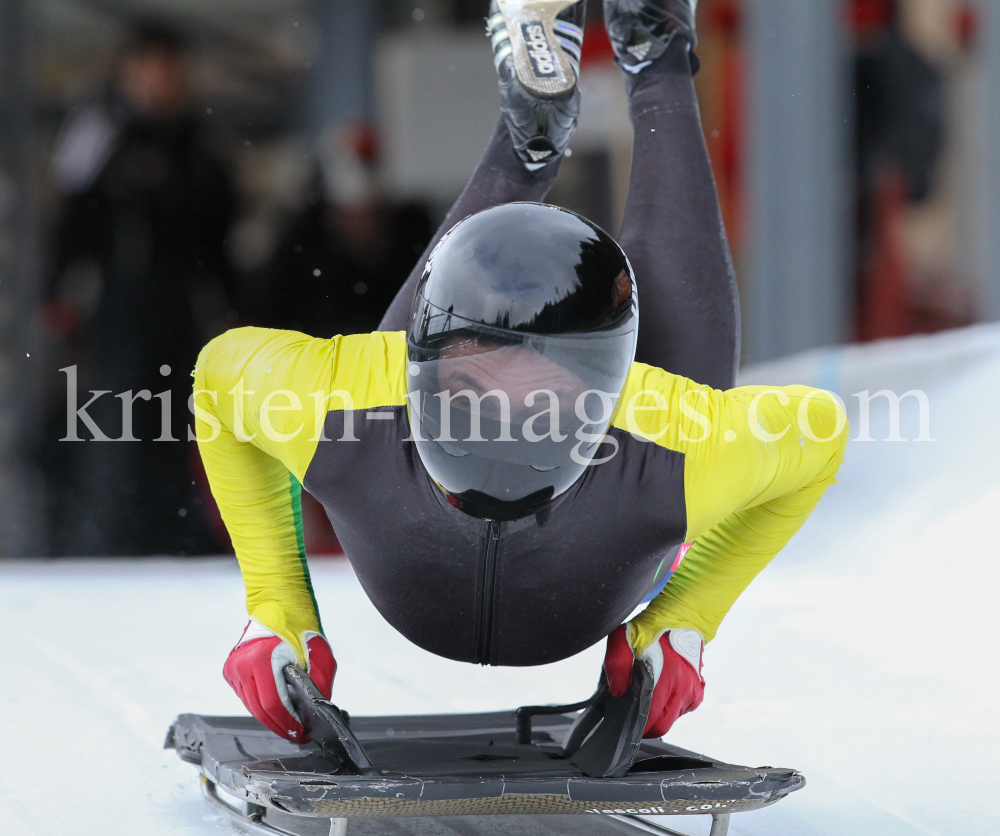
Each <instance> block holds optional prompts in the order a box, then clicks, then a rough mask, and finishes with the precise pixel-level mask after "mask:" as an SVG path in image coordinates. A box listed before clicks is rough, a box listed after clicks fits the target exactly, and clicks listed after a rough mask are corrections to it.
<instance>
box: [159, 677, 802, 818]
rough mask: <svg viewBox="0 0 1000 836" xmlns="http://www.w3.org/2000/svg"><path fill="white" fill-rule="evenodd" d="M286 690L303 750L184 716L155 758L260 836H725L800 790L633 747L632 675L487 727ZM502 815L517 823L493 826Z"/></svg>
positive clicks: (304, 680)
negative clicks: (575, 699)
mask: <svg viewBox="0 0 1000 836" xmlns="http://www.w3.org/2000/svg"><path fill="white" fill-rule="evenodd" d="M285 677H286V680H287V681H288V684H289V690H290V692H291V694H292V701H293V703H294V704H295V707H296V709H297V711H298V712H299V715H300V716H301V717H302V718H303V721H304V725H305V727H306V729H307V730H308V731H309V734H310V736H311V737H312V742H311V743H309V744H306V745H304V746H302V745H298V744H294V743H290V742H288V741H286V740H282V739H281V738H279V737H277V736H276V735H274V734H273V733H271V732H270V731H268V730H267V729H266V728H264V727H263V726H262V725H260V724H259V723H258V722H257V721H256V720H253V719H251V718H249V717H205V716H200V715H196V714H182V715H181V716H180V717H178V718H177V720H176V721H175V722H174V724H173V725H172V726H171V727H170V731H169V732H168V734H167V740H166V744H165V745H166V747H167V748H174V749H176V750H177V752H178V754H179V755H180V757H181V758H182V759H184V760H186V761H188V762H190V763H193V764H196V765H197V766H199V768H200V769H201V772H202V775H203V782H204V788H205V792H206V795H207V796H208V798H209V799H210V800H211V801H213V802H214V803H216V804H218V805H220V806H221V807H222V808H224V809H225V810H226V811H227V812H229V813H231V814H232V815H234V816H236V817H237V818H238V819H240V820H241V821H242V823H243V826H244V827H249V828H251V829H254V830H257V831H259V832H266V833H270V834H280V833H287V834H295V836H326V835H327V834H333V836H341V834H347V833H350V834H351V836H366V834H376V833H386V834H390V833H391V834H397V836H406V834H410V833H414V834H415V833H417V832H419V833H420V834H431V833H435V832H437V831H436V830H435V829H432V828H433V827H434V824H433V823H432V822H429V821H427V818H426V817H448V819H447V822H448V824H447V827H445V828H443V829H442V831H441V832H442V833H449V834H455V833H459V834H468V835H469V836H487V834H494V833H496V834H499V833H504V834H510V833H525V834H531V836H550V834H551V836H555V834H570V833H573V832H580V833H588V834H595V836H603V834H607V836H611V835H612V834H636V835H637V834H638V833H640V832H648V833H660V834H669V833H672V832H673V831H671V830H670V829H669V828H667V827H665V826H663V825H659V824H653V823H650V822H649V821H648V820H645V819H638V818H634V817H637V816H642V815H646V816H649V815H652V816H678V815H699V814H702V815H711V816H712V817H713V820H714V821H713V828H712V836H724V834H725V833H726V831H727V829H728V822H729V817H730V815H731V814H732V813H738V812H742V811H746V810H757V809H760V808H761V807H766V806H768V805H770V804H773V803H775V802H776V801H778V800H780V799H781V798H783V797H784V796H786V795H788V793H790V792H793V791H795V790H797V789H800V788H801V787H802V786H803V785H804V784H805V779H804V778H803V776H802V775H801V774H800V773H798V772H796V771H795V770H792V769H775V768H772V767H759V768H756V769H752V768H749V767H744V766H734V765H732V764H727V763H723V762H720V761H717V760H714V759H712V758H709V757H706V756H704V755H699V754H696V753H694V752H689V751H686V750H684V749H679V748H677V747H676V746H671V745H669V744H667V743H663V742H662V741H659V740H643V739H642V730H643V728H644V727H645V722H646V716H647V714H648V711H649V703H650V699H651V697H652V677H651V676H650V674H649V671H648V668H647V667H646V665H645V664H644V663H642V662H640V661H637V662H636V667H635V668H634V669H633V677H632V687H631V689H630V691H629V693H628V694H626V695H625V696H623V697H621V698H615V697H612V696H611V695H610V694H609V693H608V690H607V685H606V682H605V681H604V679H603V677H602V681H601V684H600V686H599V687H598V690H597V692H596V693H595V694H594V696H593V697H591V698H590V699H589V700H587V701H585V702H583V703H578V704H576V705H568V706H529V707H523V708H520V709H517V711H500V712H491V713H486V714H438V715H434V714H431V715H414V716H399V717H349V716H348V715H347V714H346V712H343V711H341V710H340V709H338V708H337V707H336V706H335V705H333V703H331V702H328V701H327V700H324V699H323V698H322V696H321V695H320V694H319V692H318V691H317V690H316V688H315V686H314V685H313V683H312V682H311V680H310V679H309V677H308V676H306V674H305V673H303V672H302V671H301V670H300V669H298V668H294V667H292V666H289V667H287V668H285ZM220 790H221V792H220ZM501 814H503V815H505V816H510V815H513V816H516V817H518V818H517V819H516V820H515V819H510V818H504V819H502V820H493V819H492V817H493V816H497V815H501ZM543 814H564V815H563V816H551V815H545V816H544V817H543ZM484 816H485V817H490V818H481V817H484ZM567 816H568V818H567ZM417 817H420V818H421V819H422V821H416V818H417ZM452 817H463V818H452ZM464 817H470V818H464ZM522 817H523V821H521V818H522ZM388 819H392V820H393V821H391V822H390V821H387V820H388ZM408 819H414V821H407V820H408ZM376 820H381V821H376ZM660 821H662V819H661V820H660ZM491 822H492V824H491ZM575 822H579V824H575ZM442 824H443V823H442Z"/></svg>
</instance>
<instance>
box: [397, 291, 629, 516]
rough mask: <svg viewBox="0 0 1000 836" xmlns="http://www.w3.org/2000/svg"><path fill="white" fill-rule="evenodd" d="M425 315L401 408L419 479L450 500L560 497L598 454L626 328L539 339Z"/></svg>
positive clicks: (621, 376)
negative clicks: (406, 412) (421, 470)
mask: <svg viewBox="0 0 1000 836" xmlns="http://www.w3.org/2000/svg"><path fill="white" fill-rule="evenodd" d="M426 307H427V309H429V310H430V313H427V311H426V310H425V317H424V318H423V320H421V322H422V325H423V326H424V328H423V329H417V330H418V333H417V334H414V333H411V334H410V339H409V358H410V366H409V389H410V400H409V407H410V421H411V426H413V427H414V429H415V430H416V432H415V435H414V438H415V440H416V443H417V450H418V452H419V454H420V458H421V461H422V462H423V464H424V466H425V467H426V469H427V471H428V473H429V474H430V475H431V477H432V478H433V479H434V480H435V481H436V482H438V484H440V485H441V486H442V487H443V488H444V489H445V490H446V491H448V492H449V494H451V495H453V496H462V495H472V494H475V495H476V496H479V497H481V498H482V497H492V498H493V500H496V501H498V502H512V503H516V502H518V501H519V500H522V499H526V498H529V497H542V496H545V497H554V496H559V495H560V494H561V493H563V492H564V491H565V490H566V489H567V488H568V487H569V486H570V485H572V484H573V483H574V482H575V481H576V480H577V479H578V478H579V476H580V474H581V473H582V472H583V469H584V468H585V467H586V466H587V464H588V463H589V462H590V461H591V460H593V459H594V458H595V456H597V454H598V450H599V448H600V447H601V441H602V439H603V438H604V434H605V432H606V431H607V428H608V426H609V425H610V423H611V420H612V418H613V415H614V411H615V408H616V406H617V402H618V398H619V395H620V393H621V390H622V387H623V386H624V384H625V379H626V377H627V376H628V371H629V368H630V367H631V362H632V357H633V354H634V350H635V330H634V329H635V323H634V322H633V323H631V326H630V327H629V328H623V329H621V330H620V331H616V332H603V333H599V334H584V335H576V334H574V335H569V336H562V335H560V336H543V335H534V334H522V333H518V332H512V331H504V330H501V329H497V328H490V327H488V326H484V325H480V324H476V323H472V322H468V321H466V320H462V319H460V318H458V317H455V316H453V315H451V314H443V313H442V312H440V311H436V309H433V308H432V307H431V306H429V305H427V306H426ZM418 338H419V339H418ZM602 455H604V454H602ZM511 518H516V517H511Z"/></svg>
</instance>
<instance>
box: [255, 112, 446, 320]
mask: <svg viewBox="0 0 1000 836" xmlns="http://www.w3.org/2000/svg"><path fill="white" fill-rule="evenodd" d="M377 167H378V137H377V135H376V134H375V132H374V130H373V129H372V128H371V127H370V126H368V125H365V124H359V123H349V124H344V125H338V126H335V127H332V128H330V129H328V130H327V131H326V132H324V134H323V135H322V137H321V140H320V148H319V178H318V179H319V183H318V187H317V188H316V189H315V190H314V191H313V192H312V193H311V197H312V199H311V201H310V202H309V203H308V205H307V206H306V207H305V208H304V209H303V210H302V211H301V212H300V213H299V214H297V215H296V216H294V217H293V218H292V220H291V221H290V223H289V224H288V226H287V229H286V231H285V233H284V235H283V236H282V238H281V240H280V242H279V244H278V246H277V247H276V249H275V252H274V255H273V256H272V258H271V260H270V262H269V263H268V265H267V267H266V268H265V275H264V281H263V285H264V294H263V296H264V299H263V304H262V305H261V306H260V309H259V310H258V311H255V312H254V319H255V320H256V321H257V322H259V323H260V324H261V325H265V326H268V327H272V328H285V329H290V330H294V331H302V332H304V333H306V334H309V335H310V336H313V337H324V338H329V337H333V336H335V335H337V334H362V333H367V332H369V331H374V330H375V329H376V328H377V327H378V324H379V322H380V321H381V319H382V315H383V314H384V313H385V310H386V308H388V307H389V304H390V303H391V302H392V300H393V298H395V296H396V292H397V291H398V290H399V288H400V287H401V286H402V284H403V282H404V281H406V278H407V276H408V275H409V274H410V271H411V270H412V269H413V265H414V264H415V263H416V261H417V258H418V257H419V256H420V254H421V253H422V252H423V251H424V247H426V246H427V242H428V241H430V239H431V235H432V233H433V229H432V227H431V220H430V217H429V214H428V212H427V211H426V209H424V208H423V207H422V206H420V205H417V204H401V205H392V204H390V203H389V202H387V201H386V200H385V199H384V197H383V196H382V194H381V193H380V190H379V186H378V170H377Z"/></svg>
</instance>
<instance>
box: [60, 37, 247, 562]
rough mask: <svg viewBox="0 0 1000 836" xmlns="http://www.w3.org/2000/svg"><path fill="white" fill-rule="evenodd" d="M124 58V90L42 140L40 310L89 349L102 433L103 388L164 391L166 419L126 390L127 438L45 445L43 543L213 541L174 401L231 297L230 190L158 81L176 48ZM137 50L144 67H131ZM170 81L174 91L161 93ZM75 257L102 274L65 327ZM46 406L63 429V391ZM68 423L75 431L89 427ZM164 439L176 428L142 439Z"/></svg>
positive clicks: (180, 400)
mask: <svg viewBox="0 0 1000 836" xmlns="http://www.w3.org/2000/svg"><path fill="white" fill-rule="evenodd" d="M125 60H126V61H128V60H133V62H137V65H138V67H139V70H138V71H137V73H138V80H137V81H136V82H135V83H134V84H133V89H132V90H131V91H129V90H128V89H127V85H124V86H125V87H126V90H125V93H126V95H123V96H121V97H116V98H115V99H114V100H113V101H111V102H110V103H108V104H105V105H95V106H93V107H91V108H85V109H82V110H80V111H78V112H77V113H76V114H74V115H73V116H71V118H70V120H69V121H68V124H67V126H66V127H65V128H64V130H63V134H62V139H61V142H60V144H59V147H58V148H57V151H56V160H55V165H54V168H55V170H56V175H57V179H60V177H59V175H60V170H61V173H62V177H61V180H62V183H61V185H62V186H63V191H64V197H63V203H62V207H61V211H60V214H59V219H58V223H57V228H56V233H55V240H54V261H55V264H54V270H53V276H54V282H53V293H52V295H51V297H50V300H49V303H48V307H47V310H46V313H47V316H48V318H49V321H50V328H51V329H52V330H55V331H60V330H62V331H63V332H72V331H73V330H79V332H80V335H81V338H80V339H78V341H77V344H78V345H79V346H81V347H86V349H87V350H86V351H85V352H81V353H80V355H79V356H78V357H77V358H74V359H75V360H78V361H79V364H80V367H81V369H80V386H79V388H80V399H79V404H80V405H83V404H84V403H86V401H87V399H88V398H89V397H90V395H89V394H88V393H87V391H86V390H88V389H94V390H108V391H109V394H107V395H104V396H102V397H101V398H99V399H98V400H97V401H96V402H95V403H94V404H93V406H91V407H90V408H89V410H88V413H89V415H90V416H91V417H92V418H93V419H94V421H95V422H96V423H97V425H98V427H99V428H100V430H101V431H102V432H103V434H105V435H106V436H108V437H109V438H112V439H115V438H120V437H122V434H123V428H122V400H121V399H118V398H116V397H115V396H116V395H118V394H119V393H122V392H129V391H131V392H132V393H133V395H134V394H136V393H139V392H140V391H141V390H147V391H148V393H149V394H151V395H154V396H155V395H157V394H159V393H162V392H164V391H165V390H168V389H169V390H170V408H169V418H170V420H169V431H168V433H167V434H166V436H164V433H163V426H162V423H163V417H164V416H163V412H162V411H161V410H163V409H164V407H163V399H162V398H160V399H157V398H156V397H151V398H150V400H149V401H146V400H139V399H137V400H135V403H134V407H133V410H132V411H133V424H132V435H133V436H134V437H135V438H137V439H139V441H118V442H114V441H112V442H94V441H85V442H76V443H72V442H65V443H63V448H64V449H63V450H61V451H60V453H61V455H57V456H56V457H55V458H56V460H57V462H56V468H55V469H56V470H57V471H58V470H59V469H60V465H61V467H62V469H63V471H64V472H63V473H57V474H55V476H56V478H62V481H63V483H64V485H63V486H64V490H63V497H62V504H64V505H65V507H64V508H63V509H62V510H63V513H62V514H59V515H57V517H58V519H59V521H60V522H61V523H62V531H61V536H60V537H59V538H58V539H59V540H60V541H61V542H60V543H59V544H58V546H57V551H59V552H62V553H71V554H156V553H161V554H162V553H192V552H193V553H199V552H201V553H204V552H215V551H218V549H219V546H218V544H216V543H215V542H214V541H213V539H212V537H211V536H210V535H209V531H208V527H207V526H206V525H205V521H204V516H203V514H202V513H201V500H200V498H199V493H198V491H197V490H196V486H194V485H193V481H194V480H193V476H192V471H191V465H192V461H193V452H194V451H193V443H191V442H189V441H188V440H187V427H188V424H189V417H190V416H189V414H188V409H187V401H188V396H189V394H190V388H191V382H190V381H191V378H190V374H191V370H192V368H193V366H194V361H195V359H196V357H197V352H198V349H199V347H200V346H201V345H202V344H203V343H204V342H205V340H206V339H207V338H209V337H210V336H212V334H211V332H210V331H209V326H208V322H207V320H208V319H210V318H211V317H212V315H213V314H215V315H216V316H218V315H220V314H221V315H222V316H224V315H225V311H226V310H227V309H228V308H229V300H230V299H231V298H232V294H231V292H230V290H231V288H230V285H231V281H230V278H231V273H230V268H229V264H228V261H227V258H226V253H225V238H226V234H227V231H228V229H229V227H230V225H231V223H232V221H233V215H234V209H235V199H234V192H233V188H232V185H231V182H230V179H229V176H228V175H227V172H226V169H225V167H224V166H223V165H222V163H221V162H220V161H219V160H218V159H217V158H216V156H215V155H214V154H213V153H212V152H211V151H209V149H208V148H207V147H206V145H205V143H204V142H203V140H202V137H201V134H200V131H199V129H198V126H197V125H196V124H195V122H194V121H193V120H192V119H191V118H190V116H189V115H188V113H187V108H186V101H184V100H182V99H180V98H179V97H180V96H181V95H182V94H183V92H184V91H183V90H182V89H181V92H177V93H172V92H171V91H170V85H171V84H174V81H172V80H171V79H170V78H169V74H170V73H172V72H177V73H180V72H182V68H181V66H180V65H179V62H180V60H181V55H180V53H179V52H178V48H175V45H173V44H171V43H169V42H165V41H163V39H162V38H160V39H157V37H155V36H154V37H153V38H152V39H151V40H149V41H148V42H143V43H140V44H139V45H137V46H136V47H135V50H134V51H133V53H132V57H131V59H129V58H126V59H125ZM144 61H145V62H147V63H150V64H151V67H146V69H143V66H144V65H143V62H144ZM158 61H159V62H160V65H162V66H158V65H157V64H156V62H158ZM143 72H146V77H145V80H144V76H143ZM150 73H152V74H153V75H152V77H151V78H150V77H149V74H150ZM156 73H160V74H161V76H163V77H162V78H161V79H159V80H158V79H157V76H156ZM180 83H181V82H180V81H177V84H180ZM143 84H147V86H150V87H151V88H152V89H153V93H154V94H155V92H156V85H157V84H160V86H161V87H165V88H166V92H164V93H163V95H162V96H161V98H165V99H166V104H167V105H170V107H165V106H164V107H161V108H160V109H159V110H157V107H156V98H155V95H153V96H151V97H149V98H150V99H151V101H147V100H146V99H143V95H144V90H143ZM136 87H138V89H137V90H136V89H135V88H136ZM179 89H180V88H179ZM171 95H174V96H175V97H178V100H177V101H175V102H173V103H171V101H170V98H169V97H170V96H171ZM102 121H103V125H102ZM74 155H75V157H74ZM81 262H90V263H92V264H94V265H95V266H96V267H97V269H98V271H99V274H100V281H101V285H100V292H99V295H98V298H97V300H96V308H95V310H94V311H93V312H92V314H91V315H90V316H89V317H86V319H85V320H84V321H82V322H80V323H79V324H78V326H79V327H78V329H77V328H76V325H77V324H76V323H74V322H73V318H74V312H73V311H72V309H71V308H69V306H68V305H67V304H66V303H65V301H64V300H61V299H60V298H59V295H58V293H56V292H55V288H56V286H57V284H56V280H57V278H58V277H59V276H62V275H64V274H65V273H66V271H67V270H68V269H69V268H70V267H71V266H72V265H73V264H75V263H81ZM64 385H65V384H64ZM63 400H65V398H63ZM57 411H58V413H59V414H58V415H57V417H55V419H54V420H53V424H54V427H53V430H54V431H55V432H57V433H58V435H59V436H61V435H63V433H64V432H65V427H66V418H65V415H63V413H64V412H65V411H66V408H65V405H64V404H61V408H60V409H59V410H57ZM78 423H79V424H80V426H79V431H78V434H79V436H80V438H83V439H87V438H89V437H90V435H91V433H90V431H89V430H87V429H86V428H85V427H84V426H83V424H82V422H78ZM57 427H58V428H60V429H56V428H57ZM50 434H51V433H50ZM57 437H58V436H57ZM164 437H167V438H173V439H176V441H165V440H164V441H154V439H157V438H164Z"/></svg>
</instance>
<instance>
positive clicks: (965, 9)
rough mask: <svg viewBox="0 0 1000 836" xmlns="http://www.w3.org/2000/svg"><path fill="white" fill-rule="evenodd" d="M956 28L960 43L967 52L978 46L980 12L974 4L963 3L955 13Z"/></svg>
mask: <svg viewBox="0 0 1000 836" xmlns="http://www.w3.org/2000/svg"><path fill="white" fill-rule="evenodd" d="M955 27H956V28H957V30H958V42H959V43H960V44H961V46H962V49H964V50H965V51H966V52H968V51H969V50H971V49H972V48H973V47H974V46H975V44H976V35H977V34H978V33H979V11H978V9H977V8H976V6H975V4H974V3H963V4H962V5H961V6H959V7H958V10H957V11H956V12H955Z"/></svg>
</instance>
